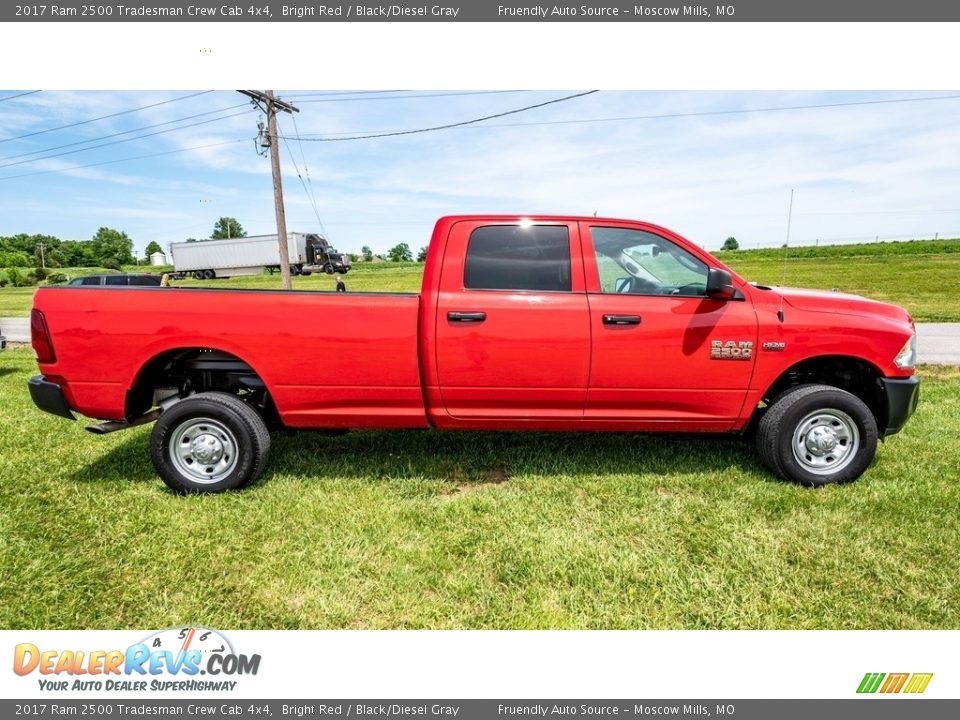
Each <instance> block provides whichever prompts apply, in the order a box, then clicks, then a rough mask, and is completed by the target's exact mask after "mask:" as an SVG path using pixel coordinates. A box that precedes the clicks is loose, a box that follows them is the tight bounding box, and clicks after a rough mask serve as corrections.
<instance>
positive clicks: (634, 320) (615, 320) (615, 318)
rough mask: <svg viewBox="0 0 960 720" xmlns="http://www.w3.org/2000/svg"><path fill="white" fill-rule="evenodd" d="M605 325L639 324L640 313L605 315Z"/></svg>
mask: <svg viewBox="0 0 960 720" xmlns="http://www.w3.org/2000/svg"><path fill="white" fill-rule="evenodd" d="M603 324H604V325H639V324H640V316H639V315H604V316H603Z"/></svg>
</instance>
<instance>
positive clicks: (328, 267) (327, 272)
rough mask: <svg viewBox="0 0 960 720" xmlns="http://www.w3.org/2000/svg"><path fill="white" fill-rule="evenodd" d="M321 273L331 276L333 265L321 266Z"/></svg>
mask: <svg viewBox="0 0 960 720" xmlns="http://www.w3.org/2000/svg"><path fill="white" fill-rule="evenodd" d="M323 271H324V272H325V273H326V274H327V275H333V265H331V264H330V263H326V264H325V265H324V266H323Z"/></svg>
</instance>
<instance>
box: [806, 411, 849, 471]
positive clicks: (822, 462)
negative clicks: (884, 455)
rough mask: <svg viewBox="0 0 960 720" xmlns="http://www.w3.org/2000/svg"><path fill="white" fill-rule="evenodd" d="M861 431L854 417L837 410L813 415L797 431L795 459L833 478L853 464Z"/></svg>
mask: <svg viewBox="0 0 960 720" xmlns="http://www.w3.org/2000/svg"><path fill="white" fill-rule="evenodd" d="M859 449H860V430H859V428H857V424H856V423H855V422H854V421H853V418H852V417H850V416H849V415H847V414H846V413H845V412H843V411H842V410H835V409H833V408H830V409H824V410H817V411H816V412H812V413H809V414H808V415H806V416H805V417H804V418H803V420H801V421H800V422H799V423H797V428H796V430H794V432H793V457H794V458H795V459H796V461H797V462H798V463H799V464H800V467H802V468H803V469H804V470H806V471H807V472H809V473H813V474H814V475H832V474H834V473H836V472H839V471H840V470H843V468H845V467H846V466H847V465H849V464H850V463H851V462H853V459H854V458H855V457H856V456H857V451H858V450H859Z"/></svg>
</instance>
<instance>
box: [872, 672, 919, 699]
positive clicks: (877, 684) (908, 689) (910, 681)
mask: <svg viewBox="0 0 960 720" xmlns="http://www.w3.org/2000/svg"><path fill="white" fill-rule="evenodd" d="M932 678H933V673H913V674H912V675H911V674H910V673H890V674H889V675H886V674H884V673H866V674H865V675H864V676H863V680H861V681H860V685H858V686H857V692H858V693H875V692H877V691H878V690H879V692H881V693H886V694H892V693H899V692H904V693H922V692H923V691H924V690H926V689H927V685H929V684H930V680H931V679H932ZM881 683H883V684H882V685H881Z"/></svg>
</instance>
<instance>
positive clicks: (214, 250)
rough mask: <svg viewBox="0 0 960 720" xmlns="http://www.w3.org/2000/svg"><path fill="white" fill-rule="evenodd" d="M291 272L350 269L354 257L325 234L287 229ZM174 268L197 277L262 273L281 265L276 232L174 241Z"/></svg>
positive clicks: (339, 271) (305, 272)
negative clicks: (334, 247)
mask: <svg viewBox="0 0 960 720" xmlns="http://www.w3.org/2000/svg"><path fill="white" fill-rule="evenodd" d="M287 251H288V254H289V259H290V272H291V273H292V274H294V275H300V274H301V273H304V274H309V273H310V272H312V271H315V270H316V271H322V272H326V273H331V274H332V273H335V272H336V273H346V272H349V270H350V267H351V264H350V258H349V257H348V256H347V255H345V254H343V253H338V252H337V251H336V250H334V249H333V248H332V247H330V244H329V243H328V242H327V240H326V238H324V237H323V236H322V235H317V234H315V233H298V232H291V233H287ZM170 252H171V253H172V255H173V267H174V270H175V271H176V272H177V273H178V274H179V275H181V276H187V275H193V276H194V277H195V278H197V279H198V280H199V279H206V280H209V279H211V278H226V277H237V276H242V275H259V274H260V273H262V272H263V271H264V270H265V269H267V268H271V269H279V267H280V250H279V245H278V242H277V236H276V235H254V236H250V237H242V238H230V239H227V240H199V241H196V242H177V243H172V244H171V245H170Z"/></svg>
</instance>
